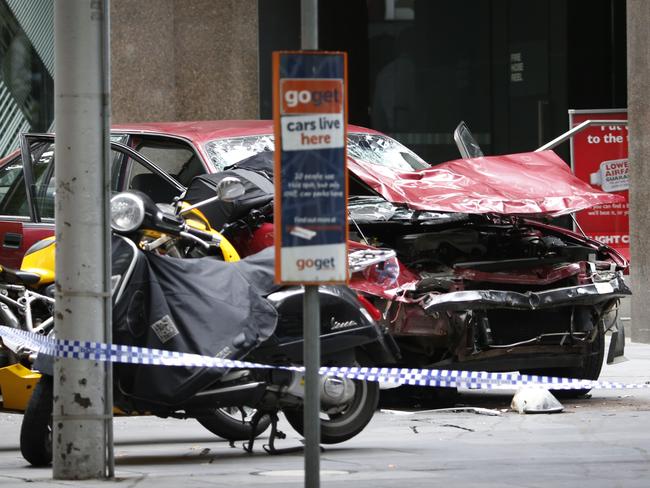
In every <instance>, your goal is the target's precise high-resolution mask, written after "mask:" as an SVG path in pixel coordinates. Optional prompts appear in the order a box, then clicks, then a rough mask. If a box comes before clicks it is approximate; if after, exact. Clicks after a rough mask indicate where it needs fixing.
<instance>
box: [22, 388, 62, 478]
mask: <svg viewBox="0 0 650 488" xmlns="http://www.w3.org/2000/svg"><path fill="white" fill-rule="evenodd" d="M53 383H54V382H53V380H52V377H51V376H47V375H43V376H42V377H41V379H40V381H39V382H38V383H37V384H36V387H35V388H34V392H33V393H32V397H31V398H30V400H29V403H28V404H27V409H26V410H25V415H24V416H23V423H22V425H21V426H20V452H21V454H22V455H23V457H24V458H25V460H26V461H27V462H28V463H30V464H31V465H33V466H47V465H49V464H50V463H51V462H52V389H53Z"/></svg>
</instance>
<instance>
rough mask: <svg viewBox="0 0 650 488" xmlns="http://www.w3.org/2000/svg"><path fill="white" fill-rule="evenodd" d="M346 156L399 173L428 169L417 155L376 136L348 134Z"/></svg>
mask: <svg viewBox="0 0 650 488" xmlns="http://www.w3.org/2000/svg"><path fill="white" fill-rule="evenodd" d="M348 156H350V157H352V158H354V159H358V160H360V161H365V162H367V163H372V164H378V165H380V166H387V167H389V168H392V169H396V170H399V171H413V170H418V169H424V168H428V167H429V165H428V164H427V163H425V162H424V161H423V160H422V159H421V158H420V157H419V156H418V155H417V154H415V153H414V152H413V151H411V150H410V149H407V148H406V147H404V146H402V145H401V144H400V143H399V142H397V141H396V140H395V139H391V138H390V137H385V136H380V135H376V134H350V135H349V136H348Z"/></svg>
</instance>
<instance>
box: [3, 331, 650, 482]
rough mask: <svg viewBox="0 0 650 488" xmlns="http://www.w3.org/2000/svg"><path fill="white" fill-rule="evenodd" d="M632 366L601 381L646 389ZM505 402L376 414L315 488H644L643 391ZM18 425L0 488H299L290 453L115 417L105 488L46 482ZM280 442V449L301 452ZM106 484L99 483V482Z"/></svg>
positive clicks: (16, 419)
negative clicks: (486, 411) (527, 411)
mask: <svg viewBox="0 0 650 488" xmlns="http://www.w3.org/2000/svg"><path fill="white" fill-rule="evenodd" d="M626 356H627V357H628V358H629V359H630V361H627V362H623V363H620V364H615V365H611V366H607V365H606V366H605V367H604V370H603V374H602V376H601V377H602V378H603V379H610V380H617V381H625V382H639V383H643V382H646V381H648V380H650V345H643V344H634V343H628V344H627V349H626ZM510 399H511V396H510V395H486V394H479V393H474V392H470V393H462V394H461V395H460V396H459V397H458V398H457V401H456V404H457V405H461V406H463V405H464V406H475V407H486V408H490V409H493V410H495V411H496V412H495V413H498V415H495V416H488V415H479V414H476V413H472V412H468V411H462V410H461V411H448V410H446V411H436V410H433V411H420V412H418V411H415V412H386V411H382V412H378V413H377V415H376V416H375V418H374V419H373V421H372V422H371V424H370V425H369V427H368V428H366V430H365V431H364V432H362V433H361V434H360V435H359V436H357V437H356V438H354V439H352V440H350V441H348V442H346V443H343V444H341V445H337V446H326V450H325V452H324V453H323V454H322V459H321V468H322V477H321V486H323V487H332V488H333V487H348V486H354V487H355V488H362V487H372V488H378V487H391V488H394V487H395V486H396V484H397V483H402V484H408V485H409V487H420V486H422V487H425V486H427V487H428V486H435V485H438V486H445V485H448V486H455V487H465V486H467V487H477V486H478V487H495V488H496V487H499V488H503V487H518V488H519V487H545V488H547V487H549V486H552V487H572V488H573V487H581V486H584V487H590V488H592V487H601V486H602V487H608V488H610V487H626V488H627V487H644V488H645V487H647V486H649V485H650V434H649V432H650V390H623V391H617V390H612V391H594V392H593V393H592V397H591V398H584V399H579V400H572V401H566V400H565V401H563V404H564V405H565V407H566V408H565V412H564V413H561V414H552V415H520V414H518V413H515V412H513V411H511V410H509V408H508V407H509V403H510ZM20 420H21V418H20V416H19V415H11V414H0V487H5V486H6V487H13V486H22V485H23V484H26V483H29V486H30V487H34V488H37V487H44V486H83V487H99V486H101V487H106V486H120V487H122V486H124V487H137V488H144V487H156V488H167V487H169V488H171V487H178V486H183V487H184V488H193V487H197V488H198V487H232V486H241V487H244V486H246V487H248V486H251V487H253V486H255V487H257V486H269V487H272V486H282V487H283V488H285V487H294V486H296V487H297V486H302V484H303V474H302V457H301V455H300V454H290V455H282V456H269V455H267V454H266V453H264V452H263V451H262V450H261V442H260V444H258V447H257V448H256V451H255V453H254V454H253V455H248V454H246V453H244V452H243V451H242V449H241V447H240V446H239V445H238V446H236V447H234V448H233V447H231V446H229V444H228V442H226V441H223V440H220V439H218V438H215V437H214V436H213V435H211V434H210V433H209V432H207V431H206V430H205V429H203V428H202V427H201V426H200V425H199V424H198V423H197V422H195V421H192V420H185V421H183V420H165V419H157V418H152V417H139V418H126V419H125V418H117V419H115V439H116V442H115V455H116V475H117V478H116V480H115V481H109V482H106V481H76V482H75V481H54V480H51V475H52V470H51V469H49V468H48V469H46V468H31V467H27V466H26V463H25V461H24V460H23V459H22V457H21V456H20V451H19V447H18V432H19V428H20ZM281 428H282V429H283V430H284V431H285V432H286V433H287V434H288V437H287V439H286V440H283V441H279V444H280V447H281V446H288V445H297V444H299V436H298V435H297V434H295V433H294V432H293V431H292V430H291V429H290V427H289V426H288V425H287V424H286V423H283V424H282V426H281ZM107 483H108V484H107Z"/></svg>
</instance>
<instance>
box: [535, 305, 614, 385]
mask: <svg viewBox="0 0 650 488" xmlns="http://www.w3.org/2000/svg"><path fill="white" fill-rule="evenodd" d="M591 312H595V310H589V313H587V314H584V317H585V318H583V319H582V320H591V321H592V322H593V321H594V320H597V319H596V317H597V316H598V315H597V314H595V313H591ZM593 327H595V328H596V337H595V338H594V340H593V341H592V342H590V343H589V344H588V345H587V347H586V349H585V352H584V354H583V361H582V366H579V367H569V368H554V369H552V370H544V371H542V372H539V373H538V374H544V375H551V376H559V377H561V378H578V379H583V380H597V379H598V377H599V376H600V371H601V369H602V368H603V360H604V358H605V330H604V325H603V321H602V320H598V321H597V323H594V324H593ZM590 391H591V388H581V389H577V390H553V391H552V393H553V395H555V396H556V397H558V398H580V397H582V396H585V395H586V394H587V393H589V392H590Z"/></svg>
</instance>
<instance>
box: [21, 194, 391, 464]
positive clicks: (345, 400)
mask: <svg viewBox="0 0 650 488" xmlns="http://www.w3.org/2000/svg"><path fill="white" fill-rule="evenodd" d="M111 206H112V222H113V231H114V235H113V246H112V260H113V270H112V275H113V283H114V291H113V307H114V308H113V340H114V342H115V343H117V344H123V345H131V346H139V347H144V348H152V349H165V350H170V351H178V352H186V353H192V354H200V355H204V356H209V357H219V358H224V359H233V360H238V359H244V358H245V359H246V360H247V361H252V362H257V363H265V364H270V365H278V366H279V365H287V366H288V365H299V364H301V362H302V341H303V337H302V306H301V304H302V295H303V293H304V290H303V289H302V287H297V286H294V287H282V288H280V287H278V286H277V285H275V284H274V283H273V275H274V266H273V264H274V263H273V252H272V249H267V250H265V251H262V252H260V253H258V254H255V255H252V256H250V257H248V258H246V259H244V260H241V261H238V262H230V263H229V262H224V261H221V260H218V259H215V258H214V257H212V256H207V257H202V258H192V259H187V258H174V257H170V256H161V255H157V254H154V253H151V252H145V251H143V250H142V249H141V248H140V247H138V245H136V243H138V242H140V239H141V234H142V233H143V232H144V231H145V230H147V231H148V230H154V231H158V232H165V233H166V234H168V235H174V234H180V233H181V232H184V233H187V232H189V233H192V234H193V236H194V237H195V238H197V239H204V240H206V243H207V244H208V245H215V242H214V238H213V236H212V235H210V234H206V233H204V232H202V231H199V230H195V229H194V230H193V229H190V228H188V227H187V225H186V224H185V223H184V221H183V219H181V218H178V217H177V216H175V215H173V214H166V213H164V212H162V211H161V210H160V208H157V207H156V206H155V204H154V203H153V202H152V201H151V200H150V199H148V197H146V195H143V194H139V193H137V192H126V193H122V194H118V195H116V196H115V197H113V199H112V205H111ZM319 294H320V300H321V351H322V358H321V362H322V364H323V365H332V366H338V365H340V366H343V365H346V366H350V365H355V364H363V363H365V362H367V361H373V362H374V361H377V362H385V361H386V360H388V359H389V358H390V357H391V356H392V355H393V354H394V353H395V350H394V349H393V348H392V347H391V346H392V342H390V339H388V340H387V338H386V337H385V336H384V333H383V331H382V330H381V329H380V327H379V326H378V325H377V323H375V321H374V320H373V319H372V317H371V315H370V313H369V312H368V311H367V310H366V309H365V308H364V306H363V304H362V303H361V302H360V301H359V300H358V298H357V296H356V295H355V294H354V293H353V292H351V291H350V290H349V289H347V288H346V287H337V286H322V287H320V288H319ZM41 356H42V355H39V359H38V360H37V366H38V367H39V368H41V370H42V372H43V373H44V376H43V378H42V380H41V382H40V383H39V384H38V385H37V387H36V389H35V391H34V394H33V395H32V398H31V400H30V403H29V405H28V407H27V410H26V412H25V416H24V419H23V425H22V428H21V451H22V453H23V456H24V457H25V459H26V460H27V461H29V462H30V463H31V464H33V465H44V464H48V463H49V462H50V461H51V419H52V378H51V376H48V374H49V375H51V374H52V370H51V369H50V368H49V367H48V363H51V361H47V360H45V361H43V360H42V357H41ZM48 370H49V371H48ZM113 377H114V402H115V406H116V407H118V408H119V409H120V410H122V411H123V412H125V413H127V414H128V413H131V412H142V411H147V412H151V413H152V414H154V415H157V416H160V417H176V418H195V419H197V420H198V421H199V422H200V423H201V424H202V425H203V426H204V427H206V428H207V429H209V430H210V431H212V432H214V433H216V434H217V435H220V436H222V437H226V438H233V437H237V436H233V435H229V434H232V433H229V432H225V431H224V425H225V424H224V423H223V421H222V419H221V418H219V421H218V422H213V420H215V418H216V417H215V416H216V415H217V412H218V411H219V410H220V409H224V408H234V409H252V410H253V411H254V412H255V414H254V416H253V418H252V419H251V420H250V422H248V424H247V425H246V427H247V429H248V432H249V434H250V442H249V446H252V441H253V439H254V438H255V436H256V435H257V434H258V433H259V426H260V425H261V423H262V422H263V421H264V419H266V422H267V424H268V422H269V420H270V421H271V422H272V423H273V424H274V425H273V427H274V428H273V430H272V432H271V436H272V439H271V441H273V438H274V437H275V436H276V435H277V430H276V428H275V422H276V421H277V413H278V412H279V411H283V413H284V415H285V417H286V418H287V420H288V421H289V423H290V424H291V426H292V427H293V428H294V429H296V430H297V431H298V432H299V433H302V431H303V421H302V405H303V396H304V387H303V376H302V373H300V372H295V371H289V370H286V369H274V368H267V369H237V370H234V369H233V370H228V369H221V368H205V367H198V368H196V367H190V366H189V365H188V366H158V365H142V364H116V365H115V367H114V374H113ZM378 396H379V388H378V385H377V384H376V383H373V382H365V381H357V380H351V379H341V378H335V377H321V411H322V413H323V414H324V415H323V416H321V422H322V425H321V441H322V442H323V443H339V442H343V441H345V440H347V439H350V438H352V437H353V436H355V435H356V434H358V433H359V432H361V430H363V428H364V427H365V426H366V425H367V424H368V422H369V421H370V420H371V418H372V416H373V413H374V410H375V408H376V406H377V401H378ZM236 423H237V421H235V420H233V424H236ZM240 424H241V422H240ZM226 430H227V429H226ZM235 433H236V434H237V435H241V430H236V431H235ZM271 446H273V442H271Z"/></svg>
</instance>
